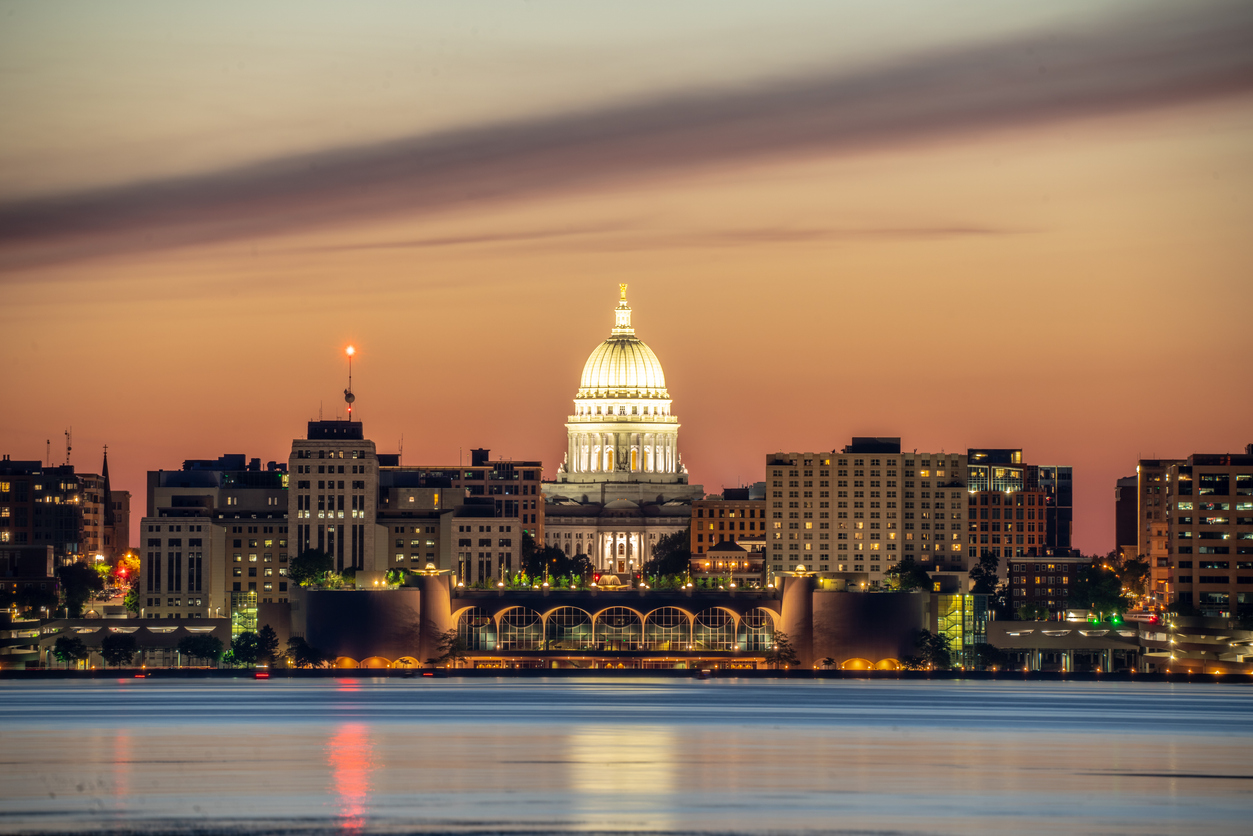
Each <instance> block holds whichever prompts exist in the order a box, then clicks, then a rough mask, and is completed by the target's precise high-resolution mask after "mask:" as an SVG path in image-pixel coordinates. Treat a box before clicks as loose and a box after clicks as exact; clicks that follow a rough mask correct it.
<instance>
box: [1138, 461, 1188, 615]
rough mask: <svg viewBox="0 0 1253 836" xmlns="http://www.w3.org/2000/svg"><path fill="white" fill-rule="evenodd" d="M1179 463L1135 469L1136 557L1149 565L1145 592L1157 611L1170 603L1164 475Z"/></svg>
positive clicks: (1146, 464) (1148, 463) (1167, 503)
mask: <svg viewBox="0 0 1253 836" xmlns="http://www.w3.org/2000/svg"><path fill="white" fill-rule="evenodd" d="M1182 463H1183V461H1182V460H1181V459H1141V460H1140V463H1139V464H1138V465H1136V480H1137V483H1138V486H1137V489H1136V497H1137V508H1138V510H1137V513H1136V519H1137V531H1136V536H1137V544H1138V549H1137V553H1138V554H1139V555H1140V556H1142V557H1144V558H1146V559H1147V560H1148V562H1149V591H1150V593H1151V594H1152V596H1153V602H1154V603H1155V604H1156V605H1157V606H1159V607H1165V606H1167V605H1168V604H1169V603H1170V602H1171V600H1173V599H1172V593H1173V590H1172V589H1171V586H1170V583H1171V582H1170V576H1171V561H1172V559H1173V558H1172V555H1171V550H1170V529H1169V516H1168V514H1167V511H1168V509H1169V508H1170V500H1169V499H1168V498H1167V496H1166V472H1167V471H1168V470H1170V468H1171V467H1172V466H1173V465H1178V464H1182Z"/></svg>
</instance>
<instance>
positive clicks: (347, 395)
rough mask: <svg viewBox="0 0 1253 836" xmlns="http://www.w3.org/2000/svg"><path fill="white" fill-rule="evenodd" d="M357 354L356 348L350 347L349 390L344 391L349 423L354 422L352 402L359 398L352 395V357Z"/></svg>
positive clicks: (348, 352)
mask: <svg viewBox="0 0 1253 836" xmlns="http://www.w3.org/2000/svg"><path fill="white" fill-rule="evenodd" d="M356 353H357V350H356V349H355V348H353V347H352V346H348V351H347V354H348V388H347V389H345V390H344V403H346V404H348V420H349V421H351V420H352V402H353V401H355V400H356V399H357V396H356V395H354V394H353V393H352V355H354V354H356Z"/></svg>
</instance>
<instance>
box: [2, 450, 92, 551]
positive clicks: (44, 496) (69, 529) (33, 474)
mask: <svg viewBox="0 0 1253 836" xmlns="http://www.w3.org/2000/svg"><path fill="white" fill-rule="evenodd" d="M8 543H11V544H13V545H15V546H52V550H53V554H54V555H55V559H56V564H57V565H58V566H61V565H64V564H66V563H71V562H73V561H75V560H79V559H81V558H82V556H83V555H84V554H85V552H84V550H83V506H82V487H81V483H80V480H79V477H78V475H77V474H76V473H75V472H74V468H73V466H72V465H68V464H67V465H53V466H45V465H44V464H43V462H38V461H17V460H13V459H10V458H9V457H8V456H7V455H6V456H5V457H4V458H3V460H0V545H3V544H8Z"/></svg>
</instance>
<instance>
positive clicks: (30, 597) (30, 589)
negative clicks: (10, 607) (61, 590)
mask: <svg viewBox="0 0 1253 836" xmlns="http://www.w3.org/2000/svg"><path fill="white" fill-rule="evenodd" d="M17 607H18V609H19V610H20V611H22V612H35V613H38V612H39V611H40V610H47V611H48V612H49V613H51V612H52V611H53V610H55V609H56V607H57V594H56V593H55V592H53V591H52V590H51V589H40V588H39V587H37V586H33V585H29V586H24V587H22V588H21V589H20V590H18V593H17Z"/></svg>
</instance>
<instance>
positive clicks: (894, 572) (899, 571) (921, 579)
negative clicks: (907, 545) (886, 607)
mask: <svg viewBox="0 0 1253 836" xmlns="http://www.w3.org/2000/svg"><path fill="white" fill-rule="evenodd" d="M883 575H884V577H886V578H887V579H888V583H889V585H890V586H891V587H892V589H894V590H896V591H898V592H909V591H910V590H911V589H922V590H925V591H927V592H930V591H931V576H930V575H928V574H927V570H926V569H924V568H922V566H920V565H919V564H918V563H916V562H915V561H914V559H913V558H912V557H906V558H903V559H902V560H901V562H900V563H897V564H896V565H895V566H890V567H888V570H887V571H886V572H884V573H883Z"/></svg>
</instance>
